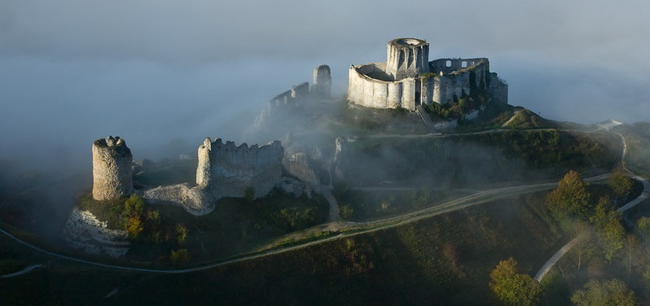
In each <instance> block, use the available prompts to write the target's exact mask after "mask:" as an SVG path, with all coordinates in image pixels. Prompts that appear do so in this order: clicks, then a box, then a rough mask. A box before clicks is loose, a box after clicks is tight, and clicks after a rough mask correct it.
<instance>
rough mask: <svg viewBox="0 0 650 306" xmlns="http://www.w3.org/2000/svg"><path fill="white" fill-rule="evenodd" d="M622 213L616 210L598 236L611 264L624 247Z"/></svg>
mask: <svg viewBox="0 0 650 306" xmlns="http://www.w3.org/2000/svg"><path fill="white" fill-rule="evenodd" d="M620 220H621V214H620V212H616V214H614V215H612V217H610V218H607V220H606V221H605V222H604V223H603V224H602V227H601V228H600V229H599V230H598V237H599V240H600V243H601V245H602V247H603V252H604V255H605V259H607V261H608V262H609V263H610V264H611V263H612V260H614V258H616V255H617V254H618V251H619V250H620V249H622V248H623V243H624V236H625V229H624V228H623V226H622V225H621V221H620Z"/></svg>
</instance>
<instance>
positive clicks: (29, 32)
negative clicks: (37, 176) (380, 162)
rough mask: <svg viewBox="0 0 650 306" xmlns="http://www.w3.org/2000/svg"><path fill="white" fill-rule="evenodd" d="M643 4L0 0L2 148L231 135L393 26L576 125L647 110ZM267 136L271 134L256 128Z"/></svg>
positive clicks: (25, 156)
mask: <svg viewBox="0 0 650 306" xmlns="http://www.w3.org/2000/svg"><path fill="white" fill-rule="evenodd" d="M649 11H650V2H647V1H641V0H633V1H630V0H623V1H618V2H616V3H614V2H605V1H586V0H577V1H568V2H567V1H558V0H546V1H536V0H531V1H520V0H518V1H517V0H495V1H478V0H436V1H431V0H428V1H424V0H406V1H400V2H397V1H384V0H373V1H370V0H360V1H349V0H346V1H343V0H332V1H309V0H300V1H297V0H295V1H294V0H276V1H268V2H266V1H265V2H262V1H207V0H194V1H169V0H93V1H88V0H58V1H49V0H0V131H2V132H1V133H0V143H1V144H2V145H1V146H0V159H4V160H7V159H8V160H16V161H20V162H22V163H25V164H27V165H33V166H36V167H44V168H51V169H54V170H57V171H73V170H74V171H76V170H78V169H84V168H86V169H88V167H90V164H91V158H92V157H91V154H90V147H91V143H92V141H93V140H95V139H98V138H100V137H106V136H108V135H119V136H122V137H123V138H125V139H126V142H127V144H128V145H129V147H131V149H132V151H133V152H134V156H135V158H136V159H137V158H145V157H147V158H154V159H155V158H161V157H166V154H175V153H176V152H172V153H170V152H171V151H173V150H172V148H173V147H174V144H178V143H184V144H187V145H188V146H189V147H198V145H199V144H201V143H202V140H203V139H204V137H207V136H210V137H213V138H214V137H221V138H224V139H227V140H234V141H236V142H238V143H239V141H240V140H241V130H242V129H243V128H244V125H245V123H248V122H250V121H252V120H253V119H254V117H255V116H256V115H257V114H258V113H259V111H260V110H261V108H262V107H264V105H265V103H266V102H267V101H268V100H269V99H270V98H272V97H273V96H275V95H277V94H279V93H280V92H283V91H285V90H288V89H290V88H291V86H292V85H296V84H299V83H301V82H304V81H310V82H311V78H312V72H313V68H314V67H316V66H318V65H321V64H328V65H329V66H330V67H331V69H332V74H333V78H334V80H333V81H334V89H333V92H334V94H335V95H342V94H344V93H345V91H346V88H347V72H348V68H349V66H350V65H351V64H362V63H369V62H382V61H385V60H386V43H387V42H388V41H389V40H391V39H394V38H397V37H416V38H421V39H426V40H427V41H428V42H429V44H430V60H433V59H436V58H444V57H468V58H469V57H488V58H489V59H490V68H491V70H492V71H494V72H497V73H498V74H499V76H500V77H501V78H503V79H505V80H506V81H507V82H508V84H509V94H510V96H509V100H510V101H509V102H510V104H512V105H517V106H524V107H526V108H529V109H531V110H532V111H535V112H537V113H539V114H541V115H542V116H544V117H546V118H549V119H554V120H560V121H574V122H579V123H593V122H597V121H600V120H605V119H618V120H622V121H624V122H626V123H634V122H637V121H650V120H649V118H648V117H647V115H646V114H648V113H649V111H650V103H648V102H649V101H650V89H649V86H648V84H650V75H649V74H648V73H647V72H648V71H650V61H648V60H647V59H646V56H647V54H650V40H648V39H647V33H648V29H650V18H647V16H645V15H646V13H647V12H649ZM269 141H270V140H269Z"/></svg>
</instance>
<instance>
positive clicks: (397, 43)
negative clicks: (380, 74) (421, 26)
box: [386, 38, 429, 80]
mask: <svg viewBox="0 0 650 306" xmlns="http://www.w3.org/2000/svg"><path fill="white" fill-rule="evenodd" d="M427 72H429V44H428V43H427V42H426V41H424V40H421V39H417V38H398V39H393V40H391V41H389V42H388V52H387V61H386V73H387V74H388V75H389V76H390V77H391V78H393V80H401V79H404V78H413V77H416V76H417V75H419V74H421V73H427Z"/></svg>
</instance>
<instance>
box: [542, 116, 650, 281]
mask: <svg viewBox="0 0 650 306" xmlns="http://www.w3.org/2000/svg"><path fill="white" fill-rule="evenodd" d="M609 128H610V127H606V128H605V129H606V130H609ZM612 133H614V134H616V135H618V136H619V137H621V141H622V142H623V153H622V154H621V165H622V167H623V170H624V171H625V172H627V174H628V176H630V177H632V178H634V179H636V180H638V181H640V182H641V183H642V184H643V192H642V193H641V194H640V195H639V196H638V197H637V198H636V199H634V200H632V201H630V202H629V203H627V204H625V205H623V206H622V207H620V208H619V209H618V211H620V212H621V213H622V212H625V211H626V210H628V209H630V208H632V207H634V206H636V205H638V204H639V203H641V202H643V201H645V200H646V199H647V198H648V197H649V195H648V192H649V190H650V189H649V188H650V186H649V184H648V180H646V179H645V178H643V177H641V176H638V175H636V174H634V173H633V172H632V171H630V170H628V169H627V168H626V167H625V156H626V155H627V142H626V141H625V136H623V135H622V134H620V133H617V132H612ZM583 238H584V237H583V236H582V235H580V236H578V237H576V238H573V239H572V240H571V241H569V242H568V243H567V244H565V245H564V246H563V247H562V248H560V250H558V251H557V252H556V253H555V254H553V256H551V258H550V259H549V260H548V261H546V263H545V264H544V265H543V266H542V268H541V269H539V271H538V272H537V274H535V280H537V281H538V282H540V283H541V282H542V280H543V279H544V276H546V274H547V273H548V272H549V271H550V270H551V268H553V266H555V264H556V263H557V262H558V261H559V260H560V258H562V256H564V255H565V254H566V253H567V252H569V251H570V250H571V249H572V248H573V246H575V245H576V244H577V243H578V242H579V241H580V239H583Z"/></svg>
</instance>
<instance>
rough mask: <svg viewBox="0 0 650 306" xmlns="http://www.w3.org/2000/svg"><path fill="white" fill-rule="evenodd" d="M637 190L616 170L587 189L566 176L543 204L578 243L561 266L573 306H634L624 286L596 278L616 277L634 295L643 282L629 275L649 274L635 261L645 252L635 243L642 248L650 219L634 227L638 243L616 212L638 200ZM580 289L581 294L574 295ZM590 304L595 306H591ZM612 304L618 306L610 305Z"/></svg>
mask: <svg viewBox="0 0 650 306" xmlns="http://www.w3.org/2000/svg"><path fill="white" fill-rule="evenodd" d="M642 189H643V187H642V186H641V184H640V182H637V181H633V180H631V179H630V178H629V177H627V176H625V175H624V174H623V169H622V168H621V167H616V168H615V169H614V170H613V171H612V175H611V177H610V178H609V180H608V182H607V184H600V185H598V184H588V183H586V182H585V181H584V180H583V179H582V177H581V176H580V174H579V173H577V172H575V171H569V172H568V173H567V174H566V175H565V176H564V178H563V179H562V180H561V181H560V182H559V184H558V187H557V188H556V189H555V190H553V191H552V192H550V193H549V194H548V196H547V199H546V201H547V206H548V209H549V211H550V212H551V215H553V216H554V218H555V219H556V220H557V221H558V222H559V224H561V226H562V228H564V229H565V230H566V231H567V232H568V233H569V234H570V235H571V236H572V237H574V238H576V239H578V240H577V243H576V244H575V245H574V247H573V248H572V249H571V251H570V252H569V255H568V256H567V257H565V258H567V260H564V261H563V264H561V265H560V267H561V269H563V271H564V272H563V277H564V279H565V280H566V281H567V283H565V286H568V287H569V288H570V289H572V290H573V295H572V296H571V301H572V302H573V303H574V304H578V305H621V304H619V302H621V303H624V304H622V305H633V304H634V298H633V296H634V292H633V291H630V290H629V289H627V286H626V285H625V283H624V282H623V281H621V280H611V281H607V282H600V281H599V280H598V278H599V277H601V276H603V275H614V276H620V277H622V279H625V280H627V281H629V282H630V283H632V284H634V287H635V288H637V289H638V288H639V286H638V284H639V278H642V276H641V275H639V274H637V273H634V271H638V270H641V271H645V270H643V269H647V270H648V271H650V261H648V260H647V259H644V258H642V257H640V256H639V252H640V251H641V250H642V249H644V248H645V247H642V246H641V243H640V242H639V241H644V243H645V238H644V237H645V235H643V233H645V229H647V228H650V221H647V220H650V218H648V219H647V220H646V219H645V218H641V219H640V220H638V221H637V226H636V227H637V228H638V232H639V234H641V235H640V236H641V239H640V238H639V234H635V233H634V232H632V231H630V230H629V228H628V229H626V226H625V223H624V220H623V217H622V214H621V213H620V212H619V211H618V210H617V208H618V205H622V204H624V203H625V202H626V201H629V199H632V198H634V197H636V196H638V195H639V194H640V192H641V191H642ZM649 233H650V231H649ZM646 247H650V245H647V246H646ZM635 267H637V268H635ZM644 267H646V268H644ZM635 274H636V275H635ZM583 284H584V288H583V289H580V290H578V286H581V285H583ZM612 288H614V289H612ZM644 291H645V290H644ZM629 297H632V298H631V299H628V298H629ZM594 301H600V302H598V303H597V304H593V303H594ZM613 301H617V302H616V303H613V304H612V303H611V302H613ZM630 301H631V302H630ZM603 303H604V304H603ZM630 303H631V304H630Z"/></svg>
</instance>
